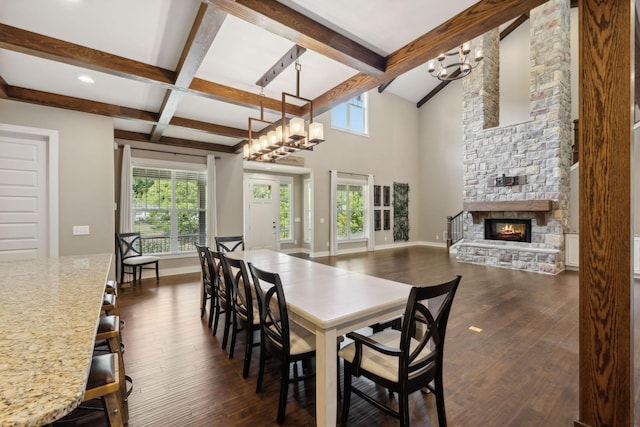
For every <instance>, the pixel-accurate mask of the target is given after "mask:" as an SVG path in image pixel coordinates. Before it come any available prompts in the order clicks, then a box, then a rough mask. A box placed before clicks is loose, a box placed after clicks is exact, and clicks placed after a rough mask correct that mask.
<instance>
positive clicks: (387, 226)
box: [384, 209, 391, 230]
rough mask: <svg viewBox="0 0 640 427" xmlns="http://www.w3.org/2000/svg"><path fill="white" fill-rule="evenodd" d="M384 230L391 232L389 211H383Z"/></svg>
mask: <svg viewBox="0 0 640 427" xmlns="http://www.w3.org/2000/svg"><path fill="white" fill-rule="evenodd" d="M384 229H385V230H391V211H390V210H388V209H387V210H385V211H384Z"/></svg>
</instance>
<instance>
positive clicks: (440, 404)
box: [434, 375, 447, 427]
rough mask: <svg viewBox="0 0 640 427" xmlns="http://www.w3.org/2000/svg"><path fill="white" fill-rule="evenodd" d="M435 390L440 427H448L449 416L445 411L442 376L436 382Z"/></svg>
mask: <svg viewBox="0 0 640 427" xmlns="http://www.w3.org/2000/svg"><path fill="white" fill-rule="evenodd" d="M434 386H435V387H434V390H435V395H436V408H437V410H438V425H439V426H440V427H447V414H446V412H445V410H444V387H443V385H442V376H440V378H438V376H437V375H436V379H435V381H434Z"/></svg>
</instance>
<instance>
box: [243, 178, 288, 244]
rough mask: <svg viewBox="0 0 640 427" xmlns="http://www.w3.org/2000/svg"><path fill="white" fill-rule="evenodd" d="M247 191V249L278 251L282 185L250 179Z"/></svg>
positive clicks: (270, 180) (273, 181) (268, 180)
mask: <svg viewBox="0 0 640 427" xmlns="http://www.w3.org/2000/svg"><path fill="white" fill-rule="evenodd" d="M248 186H249V188H248V191H247V224H246V227H247V233H246V234H247V237H248V238H247V241H246V246H247V249H272V250H278V249H279V245H278V235H279V231H278V230H279V227H280V221H279V216H280V213H279V211H280V209H279V200H280V183H279V181H276V180H272V179H263V178H260V179H258V178H249V180H248Z"/></svg>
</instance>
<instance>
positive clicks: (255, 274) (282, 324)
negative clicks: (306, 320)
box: [249, 263, 316, 424]
mask: <svg viewBox="0 0 640 427" xmlns="http://www.w3.org/2000/svg"><path fill="white" fill-rule="evenodd" d="M249 270H250V271H251V276H252V278H253V286H254V288H255V291H256V294H257V296H258V305H259V311H260V370H259V371H258V384H257V386H256V393H259V392H261V391H262V381H263V378H264V368H265V363H266V360H267V357H268V355H271V356H273V357H275V358H277V359H278V360H280V364H281V368H280V397H279V400H278V415H277V422H278V424H282V423H283V422H284V418H285V409H286V405H287V395H288V392H289V384H291V383H294V382H298V381H302V380H306V379H308V378H311V377H313V376H315V373H314V372H305V369H303V370H302V375H299V376H298V375H295V376H294V378H290V376H289V369H290V366H291V364H297V362H303V365H304V362H305V361H310V360H311V359H313V358H314V357H315V355H316V340H315V336H314V335H313V334H312V333H311V332H309V331H307V330H306V329H304V328H303V327H301V326H298V325H297V324H295V323H289V314H288V311H287V302H286V300H285V297H284V291H283V289H282V282H281V281H280V276H279V275H278V274H277V273H270V272H267V271H264V270H261V269H259V268H257V267H256V266H254V265H252V264H251V263H249ZM295 372H296V373H297V372H298V371H297V369H296V370H295Z"/></svg>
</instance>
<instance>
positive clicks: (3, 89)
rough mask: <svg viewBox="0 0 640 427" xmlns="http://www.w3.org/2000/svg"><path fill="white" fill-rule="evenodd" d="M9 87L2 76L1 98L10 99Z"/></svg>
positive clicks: (0, 83)
mask: <svg viewBox="0 0 640 427" xmlns="http://www.w3.org/2000/svg"><path fill="white" fill-rule="evenodd" d="M8 90H9V85H8V84H7V82H6V81H5V80H4V79H3V78H2V76H0V98H5V99H6V98H8V97H9V93H8Z"/></svg>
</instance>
